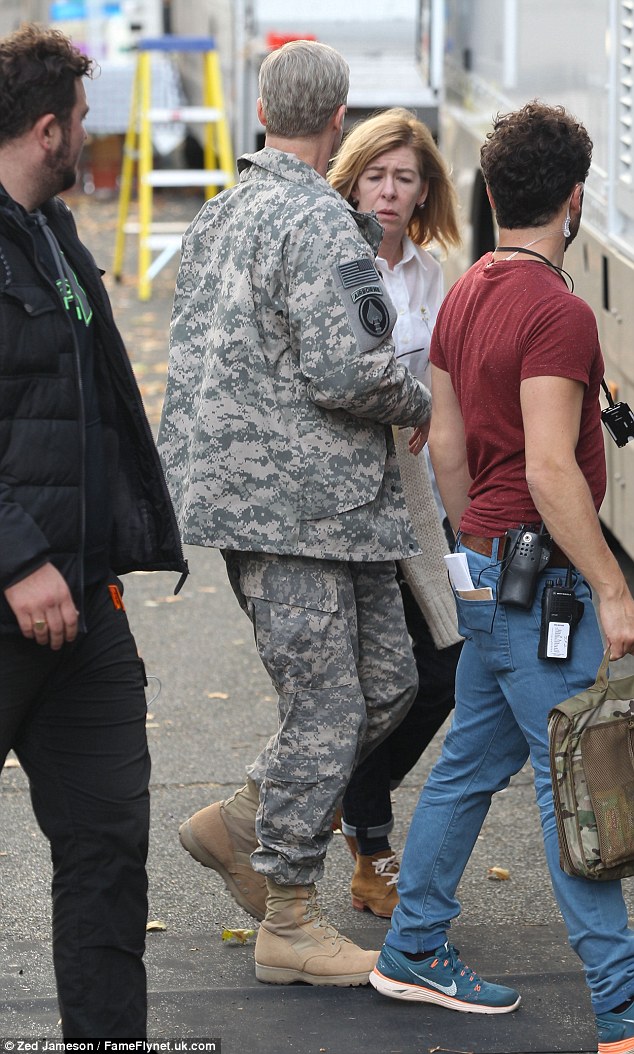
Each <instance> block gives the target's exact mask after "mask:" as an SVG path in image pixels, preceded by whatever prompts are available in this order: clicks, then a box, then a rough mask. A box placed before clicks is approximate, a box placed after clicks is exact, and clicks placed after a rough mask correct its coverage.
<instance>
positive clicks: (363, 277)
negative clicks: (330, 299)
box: [337, 256, 381, 289]
mask: <svg viewBox="0 0 634 1054" xmlns="http://www.w3.org/2000/svg"><path fill="white" fill-rule="evenodd" d="M337 270H338V271H339V277H340V278H341V284H342V286H343V288H344V289H350V288H352V287H353V286H357V285H362V284H364V283H365V282H368V281H374V282H380V281H381V275H380V274H379V272H378V271H377V269H376V267H375V266H374V264H373V263H372V260H370V259H369V258H368V257H367V256H364V257H362V258H361V259H360V260H351V261H350V263H345V264H338V265H337Z"/></svg>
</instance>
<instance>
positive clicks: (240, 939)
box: [222, 930, 255, 944]
mask: <svg viewBox="0 0 634 1054" xmlns="http://www.w3.org/2000/svg"><path fill="white" fill-rule="evenodd" d="M253 936H255V930H223V931H222V939H223V941H232V940H235V942H236V944H246V943H247V941H248V939H249V937H253Z"/></svg>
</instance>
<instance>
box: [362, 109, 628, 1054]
mask: <svg viewBox="0 0 634 1054" xmlns="http://www.w3.org/2000/svg"><path fill="white" fill-rule="evenodd" d="M591 152H592V144H591V142H590V139H589V138H588V135H587V132H586V130H585V129H584V128H583V126H582V125H579V124H578V123H577V122H576V121H575V120H574V119H573V118H572V117H571V116H570V115H569V114H567V113H566V112H565V111H564V110H563V109H562V108H560V107H556V108H553V107H549V106H545V105H542V104H539V103H537V102H533V103H529V104H528V105H527V106H525V107H524V108H523V109H522V110H520V111H518V112H516V113H512V114H507V115H506V116H503V117H498V119H497V121H496V123H495V126H494V130H493V131H492V132H491V133H490V134H489V135H488V136H487V141H486V143H485V144H484V146H483V148H482V170H483V173H484V177H485V180H486V182H487V187H488V193H489V199H490V201H491V205H492V207H493V209H494V210H495V212H496V217H497V221H498V225H499V244H498V246H497V247H496V249H495V251H494V252H492V253H487V255H486V256H484V257H483V258H482V259H481V260H479V261H478V262H477V263H476V264H474V265H473V267H471V268H470V270H469V271H468V272H467V273H466V274H465V275H464V276H463V277H462V278H461V279H460V280H459V281H458V282H457V283H456V284H455V285H454V286H453V288H452V289H451V290H450V292H449V294H448V296H447V298H446V299H445V302H444V304H443V306H442V308H441V311H440V314H439V316H438V321H437V323H436V327H435V329H434V334H433V338H432V347H431V361H432V370H433V372H432V393H433V400H434V410H433V417H432V427H431V434H430V450H431V455H432V458H433V462H434V468H435V472H436V478H437V480H438V485H439V488H440V493H441V496H442V500H443V503H444V505H445V508H446V509H447V513H448V515H449V518H450V520H451V523H452V526H453V528H454V531H456V532H457V552H461V553H464V555H465V557H466V562H467V565H468V569H469V574H470V578H471V583H468V582H467V583H466V587H465V586H463V587H462V588H461V589H460V592H459V593H458V592H457V593H456V603H457V607H458V616H459V623H460V628H461V631H462V633H463V635H464V636H465V644H464V647H463V651H462V655H461V658H460V662H459V665H458V673H457V680H456V710H455V716H454V720H453V724H452V727H451V729H450V731H449V733H448V735H447V737H446V740H445V743H444V747H443V752H442V755H441V757H440V760H439V761H438V763H437V764H436V766H435V767H434V769H433V771H432V773H431V775H430V777H429V780H428V782H427V785H426V787H425V788H424V790H423V793H422V795H421V798H420V801H419V804H418V807H417V810H416V812H415V814H414V818H413V821H412V826H411V829H410V832H409V835H408V839H407V845H406V847H405V852H404V855H403V863H402V867H401V877H400V881H399V884H398V892H399V896H400V904H399V906H398V907H397V908H396V910H395V912H394V915H393V918H392V928H391V930H390V932H389V933H388V935H387V938H386V943H385V945H384V948H383V950H382V952H381V956H380V958H379V962H378V964H377V967H376V969H375V971H374V973H373V974H372V975H371V977H370V980H371V982H372V984H373V985H374V987H375V988H377V989H378V990H379V991H380V992H383V993H384V994H385V995H389V996H392V997H394V998H397V999H408V1000H418V1001H421V1002H435V1003H440V1004H441V1005H443V1006H448V1007H452V1008H454V1009H456V1010H468V1011H472V1012H476V1013H484V1014H495V1013H507V1012H509V1011H512V1010H514V1009H515V1008H516V1007H517V1006H518V1005H519V1002H520V997H519V995H518V993H517V992H515V991H514V990H513V989H511V988H507V987H505V986H502V985H497V984H491V983H489V982H487V981H484V980H483V979H482V978H480V977H478V976H477V974H475V973H474V971H473V970H471V969H470V968H466V967H465V966H464V964H463V963H462V962H461V961H460V959H459V958H458V954H457V952H456V951H455V949H454V948H453V947H452V946H450V945H449V944H448V943H447V930H448V929H449V926H450V923H451V919H453V918H455V917H456V916H457V915H458V914H459V911H460V905H459V903H458V901H457V899H456V896H455V893H456V887H457V885H458V882H459V880H460V878H461V875H462V873H463V870H464V868H465V866H466V864H467V862H468V860H469V857H470V854H471V851H472V849H473V846H474V844H475V841H476V839H477V837H478V834H479V831H480V828H481V826H482V823H483V822H484V819H485V817H486V814H487V812H488V809H489V806H490V803H491V797H492V795H493V794H494V793H495V791H498V790H501V789H503V788H504V787H506V786H507V784H508V782H509V780H510V779H511V777H512V776H513V774H514V773H515V772H518V771H519V769H520V768H521V767H522V766H523V765H524V763H525V761H526V760H527V758H528V757H529V756H530V759H531V763H532V766H533V770H534V773H535V790H536V796H537V802H538V805H539V808H540V813H541V821H542V829H543V834H544V845H545V850H546V858H547V861H548V866H549V870H550V877H551V881H552V884H553V888H554V891H555V895H556V897H557V900H558V903H559V906H560V908H561V912H562V915H563V918H564V921H565V923H566V926H567V929H568V935H569V939H570V943H571V945H572V947H573V948H574V949H575V951H576V952H577V953H578V955H579V956H580V958H581V959H582V961H583V963H584V966H585V970H586V977H587V981H588V985H589V987H590V991H591V995H592V1003H593V1008H594V1011H595V1014H596V1016H597V1028H598V1033H599V1052H600V1054H617V1051H618V1054H627V1052H634V1007H632V997H633V996H634V933H633V932H631V931H630V930H629V929H628V926H627V911H626V910H625V907H624V903H623V897H622V893H621V888H620V884H619V883H617V882H591V881H587V880H584V879H579V878H571V877H570V876H568V875H566V874H564V872H563V871H562V870H561V868H560V866H559V848H558V841H557V830H556V823H555V817H554V810H553V800H552V788H551V782H550V768H549V755H548V732H547V721H548V713H549V711H550V710H551V709H552V707H553V706H555V705H556V704H557V703H559V702H561V701H562V700H563V699H566V698H567V697H569V696H571V695H574V694H575V693H576V692H578V691H581V690H582V689H585V688H586V687H587V686H588V684H590V683H592V681H593V680H594V678H595V675H596V670H597V667H598V665H599V663H600V661H601V657H602V654H603V645H602V641H601V634H600V631H599V626H598V623H597V618H596V615H595V612H594V607H593V604H592V599H591V592H590V588H591V589H592V590H593V591H594V594H595V596H596V597H597V598H598V601H599V611H600V619H601V624H602V628H603V631H604V634H605V637H606V639H607V641H608V643H609V646H610V650H611V655H612V657H613V658H615V659H617V658H620V657H621V656H622V655H624V654H625V653H626V652H634V601H633V599H632V596H631V595H630V592H629V590H628V588H627V585H626V583H625V580H624V578H623V574H622V572H621V570H620V568H619V566H618V564H617V562H616V560H615V558H614V556H613V555H612V553H611V552H610V550H609V548H608V546H607V545H606V543H605V540H604V538H603V535H602V532H601V527H600V524H599V519H598V515H597V511H598V509H599V506H600V504H601V501H602V499H603V495H604V491H605V476H606V473H605V458H604V450H603V438H602V434H601V418H600V408H599V398H598V397H599V387H600V382H601V378H602V375H603V359H602V355H601V350H600V347H599V341H598V337H597V327H596V322H595V319H594V316H593V314H592V312H591V310H590V309H589V307H588V306H587V305H586V304H585V303H583V301H581V300H579V299H578V297H575V296H574V295H573V294H572V292H571V290H570V289H569V288H568V286H567V284H566V278H567V277H569V276H567V274H566V272H564V271H563V269H562V265H563V258H564V251H565V249H566V247H567V245H569V244H570V242H571V241H572V239H573V238H574V237H575V235H576V233H577V231H578V229H579V223H580V219H581V204H582V198H583V185H584V181H585V178H586V176H587V173H588V170H589V167H590V160H591ZM541 525H544V527H541ZM521 526H524V527H526V529H527V530H531V531H535V532H540V527H541V530H542V532H543V531H544V528H545V530H546V531H547V532H548V533H549V535H550V539H551V549H550V558H549V560H548V563H547V565H546V567H545V568H544V570H543V571H542V573H541V574H540V575H539V576H538V579H537V585H536V591H535V598H534V601H533V602H532V604H531V602H530V599H529V600H528V602H527V603H528V606H526V607H519V606H516V605H512V604H510V603H508V602H505V594H504V593H500V592H499V591H498V586H499V583H500V578H501V575H502V573H503V572H504V571H505V569H507V568H508V567H509V566H511V567H512V557H513V555H514V553H515V551H516V549H517V536H514V535H512V534H511V535H509V534H508V533H507V532H512V531H513V530H514V529H516V528H519V527H521ZM507 573H508V572H507ZM557 579H559V580H560V582H561V584H564V583H565V582H566V580H567V579H568V580H569V581H570V584H571V586H572V588H573V589H574V593H575V596H576V598H577V599H578V600H579V601H580V602H581V604H582V605H583V618H582V619H581V621H580V622H579V624H578V625H577V626H576V628H575V629H574V630H573V631H572V633H571V637H570V639H569V641H568V645H569V646H568V648H567V653H568V654H567V657H564V655H565V652H566V648H564V649H563V651H562V652H561V654H559V656H558V661H553V658H538V655H537V649H538V643H539V637H540V620H541V600H542V594H543V591H544V587H545V585H546V582H547V580H555V581H556V580H557ZM469 585H472V588H469ZM629 1040H631V1043H630V1042H628V1041H629ZM624 1041H625V1042H624Z"/></svg>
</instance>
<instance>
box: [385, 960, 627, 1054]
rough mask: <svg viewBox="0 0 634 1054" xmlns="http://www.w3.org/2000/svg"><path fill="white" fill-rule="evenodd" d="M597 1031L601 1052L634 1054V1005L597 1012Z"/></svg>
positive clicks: (603, 1053)
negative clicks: (606, 1012)
mask: <svg viewBox="0 0 634 1054" xmlns="http://www.w3.org/2000/svg"><path fill="white" fill-rule="evenodd" d="M370 980H372V978H370ZM597 1032H598V1033H599V1054H634V1006H628V1007H627V1008H626V1009H625V1010H622V1011H621V1013H620V1014H616V1013H614V1011H611V1012H610V1013H608V1014H597Z"/></svg>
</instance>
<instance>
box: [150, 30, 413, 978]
mask: <svg viewBox="0 0 634 1054" xmlns="http://www.w3.org/2000/svg"><path fill="white" fill-rule="evenodd" d="M347 91H348V68H347V66H346V64H345V62H344V61H343V59H342V58H341V56H340V55H338V54H337V52H335V51H333V50H332V49H331V48H328V47H326V46H325V45H322V44H316V43H311V42H306V41H301V42H296V43H293V44H288V45H286V46H285V47H283V48H282V49H281V50H279V51H276V52H274V53H272V54H271V55H270V56H269V57H268V58H267V60H266V61H265V62H264V64H263V66H262V70H261V75H260V93H261V98H260V100H258V114H259V117H260V120H261V121H262V123H263V124H264V125H265V126H266V129H267V138H266V146H265V149H264V150H262V151H260V152H259V153H257V154H254V155H251V156H245V157H243V158H241V159H240V161H239V162H238V167H239V169H240V182H239V185H238V186H237V187H235V188H233V189H231V190H229V191H225V192H224V193H223V194H221V195H220V196H219V197H217V198H215V199H213V201H210V202H208V203H207V205H205V207H204V208H203V210H202V212H201V213H200V215H199V216H198V217H197V218H196V220H194V222H193V224H192V225H191V227H190V229H189V230H188V232H187V233H186V235H185V238H184V244H183V256H182V262H181V267H180V273H179V278H178V284H177V289H176V298H175V304H174V314H173V320H172V341H171V356H170V368H169V376H168V384H167V392H166V399H165V408H164V412H163V420H162V423H161V430H160V437H159V447H160V450H161V454H162V457H163V460H164V464H165V469H166V475H167V479H168V484H169V486H170V489H171V492H172V496H173V499H174V503H175V506H176V510H177V515H178V517H179V520H180V524H181V526H182V529H183V535H184V539H185V541H188V542H192V543H194V544H197V545H211V546H217V547H219V548H220V549H222V550H223V553H224V555H225V559H226V562H227V570H228V574H229V578H230V580H231V584H232V586H233V588H234V591H235V593H236V596H237V597H238V600H239V602H240V604H241V606H242V607H243V609H244V610H245V611H246V613H247V614H248V616H249V618H250V619H251V621H252V623H253V626H254V631H255V637H256V642H257V647H258V651H259V654H260V657H261V659H262V661H263V663H264V665H265V667H266V669H267V671H268V672H269V674H270V676H271V679H272V681H273V683H274V685H275V688H276V690H277V693H278V698H279V704H278V709H279V730H278V732H277V734H276V735H274V736H273V737H272V738H271V740H270V742H269V743H268V744H267V746H266V747H265V749H264V750H263V751H262V753H261V754H260V756H259V757H258V758H257V759H256V761H255V762H254V764H253V766H252V767H251V769H250V771H249V780H248V781H247V784H246V786H245V787H243V788H242V789H241V790H240V791H238V792H237V794H236V795H234V797H233V798H231V799H229V800H228V801H226V802H220V803H215V804H214V805H211V806H209V807H208V808H205V809H202V810H201V811H200V812H198V813H196V815H195V816H193V817H192V818H191V819H190V820H188V821H187V822H186V823H185V824H183V826H182V828H181V832H180V833H181V840H182V842H183V845H184V846H185V848H186V849H188V850H189V852H190V853H191V854H192V856H194V857H195V858H196V859H197V860H199V861H200V862H201V863H203V864H205V865H206V866H208V867H211V868H214V869H215V870H216V871H218V872H219V873H220V875H221V876H222V877H223V879H224V880H225V882H226V884H227V886H228V888H229V889H230V891H231V892H232V894H233V895H234V897H235V898H236V900H237V901H238V902H239V903H240V904H241V905H242V906H243V907H244V908H246V910H247V911H249V912H250V913H251V914H252V915H254V916H255V917H256V918H260V919H262V918H264V916H265V915H266V917H265V918H264V922H263V924H262V926H261V927H260V931H259V934H258V939H257V944H256V949H255V958H256V974H257V976H258V978H259V979H260V980H262V981H267V982H272V983H278V984H285V983H290V982H292V981H296V980H302V981H308V982H309V983H313V984H342V985H346V984H361V983H365V982H366V981H367V979H368V974H369V971H370V970H371V969H372V967H373V965H374V963H375V961H376V954H377V953H375V952H368V951H363V950H362V949H360V948H358V947H356V946H355V945H354V944H352V943H351V942H350V941H348V940H347V939H346V938H344V937H342V936H341V935H339V934H338V933H337V931H336V930H334V929H333V928H332V927H331V926H329V925H328V924H327V923H326V922H325V921H324V920H323V919H322V917H321V914H320V911H319V908H318V906H317V904H316V900H315V889H314V882H315V880H316V879H317V878H319V876H320V875H321V873H322V870H323V859H324V856H325V853H326V848H327V845H328V842H329V839H330V836H331V824H332V819H333V815H334V812H335V808H336V805H337V803H338V801H339V799H340V798H341V796H342V794H343V791H344V789H345V787H346V784H347V781H348V779H349V777H350V774H351V772H352V770H353V768H354V765H355V764H356V762H357V761H358V760H359V758H360V757H361V756H362V755H364V754H365V753H367V752H368V751H369V749H371V747H372V746H373V745H375V744H376V743H378V742H379V741H380V740H381V739H382V738H384V737H385V736H386V735H387V734H388V733H389V731H390V730H391V729H392V728H393V727H394V725H395V724H397V723H398V721H400V720H401V718H402V717H403V716H404V715H405V713H406V711H407V709H408V707H409V706H410V704H411V702H412V699H413V696H414V693H415V690H416V669H415V665H414V662H413V658H412V653H411V647H410V642H409V638H408V635H407V631H406V628H405V621H404V615H403V607H402V603H401V599H400V593H399V588H398V585H397V583H396V578H395V566H394V561H395V560H397V559H400V558H402V557H405V556H410V555H412V554H413V553H415V552H417V548H416V544H415V542H414V539H413V536H412V533H411V529H410V524H409V522H408V519H407V515H406V511H405V506H404V502H403V498H402V494H401V488H400V482H399V476H398V470H397V465H396V459H395V451H394V444H393V438H392V432H391V426H392V425H402V426H414V428H415V431H414V433H413V438H412V446H413V449H415V450H416V451H418V450H419V449H420V448H421V447H422V445H423V443H424V440H425V438H426V434H427V429H428V424H427V422H428V419H429V415H430V397H429V393H428V391H427V390H426V389H425V388H424V386H423V385H422V384H420V382H418V381H416V380H415V379H414V378H413V377H412V376H411V375H410V374H409V373H408V372H407V370H406V369H405V368H404V367H402V366H400V365H398V364H397V362H396V359H395V357H394V352H393V345H392V342H391V339H390V332H391V329H392V326H393V324H394V321H395V313H394V309H393V306H392V304H391V302H390V300H389V298H388V296H387V294H386V292H385V289H384V288H383V285H382V282H381V280H380V277H379V274H378V272H377V271H376V269H375V267H374V262H373V260H374V255H375V253H376V249H377V248H378V245H379V243H380V239H381V235H382V230H381V228H380V226H379V224H378V223H377V221H376V220H375V218H374V217H372V216H360V215H357V214H356V213H355V212H354V211H353V210H352V209H351V208H350V207H349V206H348V204H347V203H346V202H345V201H343V199H341V198H340V196H339V195H338V194H337V193H336V192H335V191H333V190H332V189H331V188H330V187H329V186H328V184H327V182H326V181H325V179H324V176H325V173H326V168H327V164H328V160H329V158H330V157H331V156H332V154H333V153H334V151H335V150H336V148H337V146H338V144H339V142H340V140H341V132H342V126H343V119H344V114H345V101H346V96H347ZM256 814H257V815H256Z"/></svg>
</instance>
